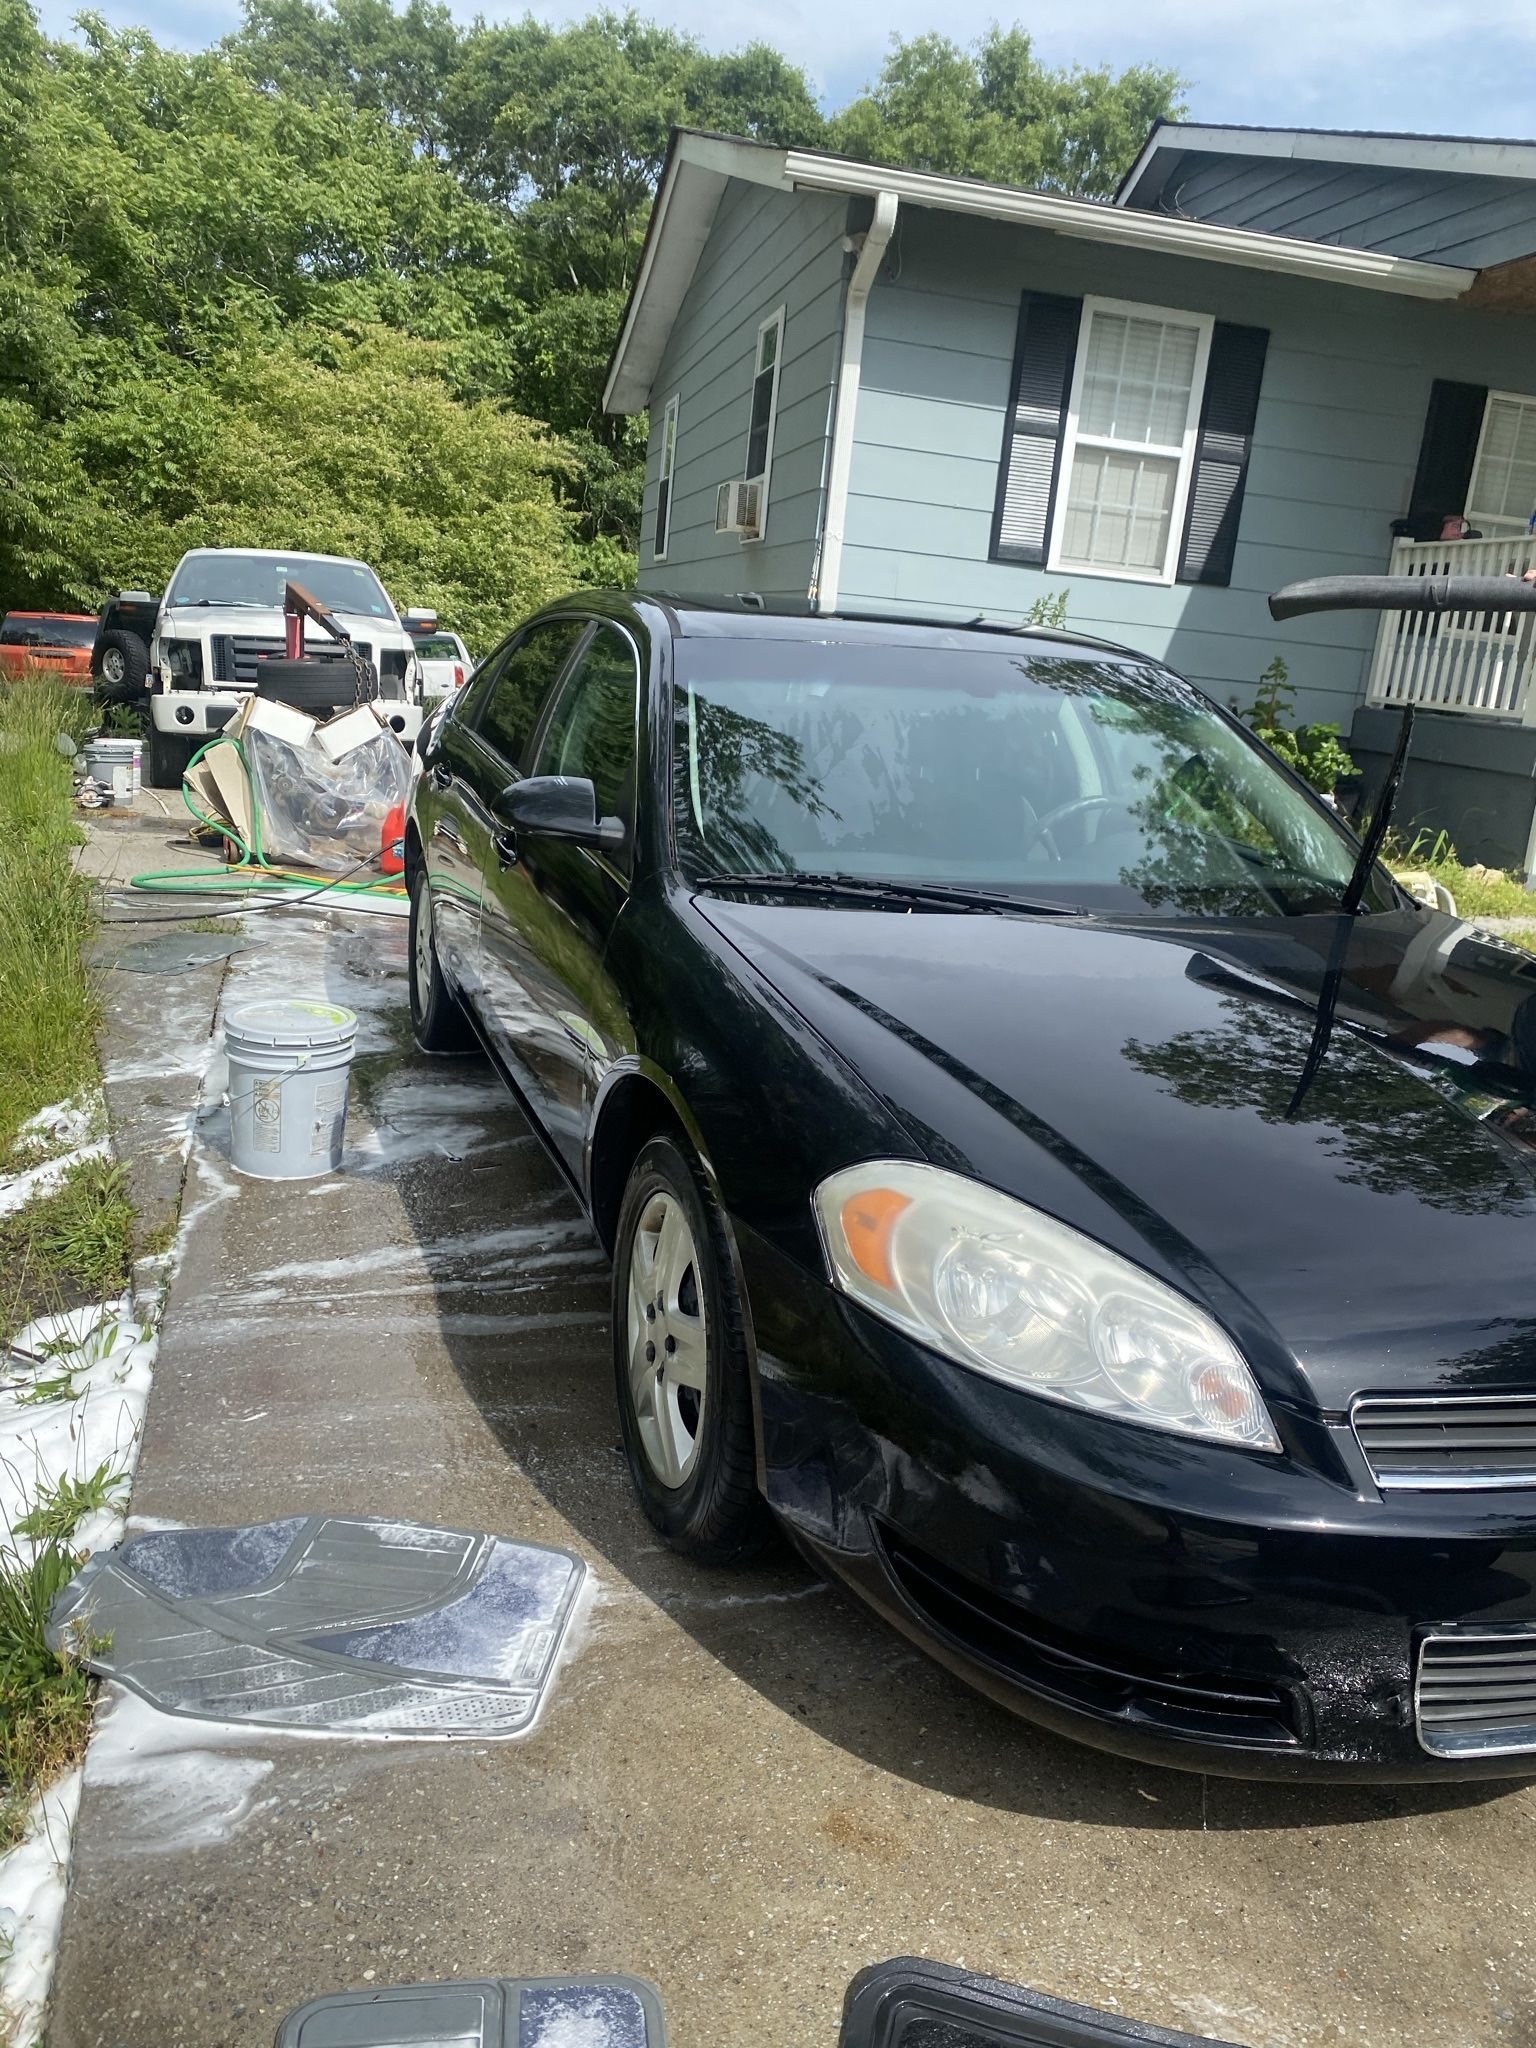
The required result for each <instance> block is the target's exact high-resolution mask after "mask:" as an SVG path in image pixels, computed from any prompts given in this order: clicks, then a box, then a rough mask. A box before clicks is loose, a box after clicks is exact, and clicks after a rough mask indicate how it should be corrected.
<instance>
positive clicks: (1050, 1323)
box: [815, 1160, 1280, 1451]
mask: <svg viewBox="0 0 1536 2048" xmlns="http://www.w3.org/2000/svg"><path fill="white" fill-rule="evenodd" d="M815 1206H816V1220H817V1222H818V1223H819V1225H820V1226H821V1239H822V1243H823V1245H824V1246H825V1248H826V1254H827V1261H828V1264H829V1265H830V1266H831V1269H832V1277H833V1279H834V1280H835V1281H836V1283H837V1285H838V1286H839V1287H840V1288H841V1289H842V1290H843V1292H844V1293H845V1294H849V1295H851V1296H852V1297H853V1299H854V1300H855V1301H859V1302H862V1303H863V1304H864V1306H865V1307H866V1308H867V1309H871V1310H872V1311H873V1312H874V1313H875V1314H876V1315H877V1316H880V1317H882V1318H883V1319H884V1320H885V1321H886V1322H888V1323H893V1324H894V1325H895V1326H896V1328H897V1329H898V1330H905V1331H906V1332H907V1333H908V1334H909V1335H911V1336H913V1337H916V1338H917V1339H918V1340H919V1341H920V1342H921V1343H924V1344H927V1345H928V1346H930V1347H931V1348H932V1349H933V1350H935V1351H940V1352H942V1353H943V1354H944V1356H945V1357H946V1358H952V1359H954V1360H955V1362H956V1363H957V1364H959V1365H965V1366H969V1367H970V1368H971V1370H972V1371H973V1372H980V1373H985V1374H986V1375H987V1376H988V1378H990V1379H994V1380H1001V1381H1003V1382H1004V1384H1005V1385H1008V1386H1014V1387H1023V1388H1026V1389H1027V1390H1028V1391H1029V1392H1030V1393H1032V1394H1043V1395H1045V1396H1046V1398H1047V1399H1049V1400H1052V1401H1064V1402H1067V1403H1069V1404H1070V1405H1071V1406H1073V1407H1077V1408H1088V1409H1092V1410H1093V1411H1094V1412H1095V1413H1097V1414H1100V1415H1114V1416H1118V1417H1119V1418H1120V1419H1121V1420H1122V1421H1125V1422H1140V1423H1143V1424H1145V1425H1147V1426H1148V1427H1150V1428H1153V1429H1172V1430H1177V1431H1179V1432H1180V1433H1181V1434H1182V1435H1184V1436H1198V1437H1210V1438H1214V1439H1215V1440H1216V1441H1217V1442H1219V1443H1228V1444H1240V1445H1242V1446H1243V1448H1244V1449H1246V1450H1257V1451H1278V1450H1279V1448H1280V1440H1279V1438H1278V1437H1277V1436H1276V1435H1275V1431H1274V1425H1273V1424H1272V1423H1271V1421H1270V1419H1269V1415H1268V1412H1267V1410H1266V1409H1265V1406H1264V1402H1263V1399H1262V1398H1261V1396H1260V1394H1259V1390H1258V1387H1257V1386H1256V1385H1255V1383H1254V1378H1253V1374H1252V1373H1251V1372H1250V1371H1249V1369H1248V1366H1247V1364H1246V1363H1245V1361H1244V1359H1243V1357H1242V1354H1241V1353H1240V1352H1239V1351H1238V1350H1237V1348H1236V1346H1235V1345H1234V1344H1233V1342H1232V1340H1231V1338H1230V1337H1228V1336H1227V1335H1226V1333H1225V1332H1224V1331H1223V1330H1221V1329H1220V1328H1219V1327H1218V1326H1217V1324H1216V1323H1214V1322H1213V1321H1212V1320H1211V1318H1210V1317H1209V1316H1208V1315H1206V1314H1205V1312H1204V1311H1203V1310H1202V1309H1199V1308H1197V1307H1196V1306H1195V1304H1194V1303H1193V1302H1192V1301H1188V1300H1186V1299H1185V1297H1184V1296H1183V1295H1182V1294H1177V1293H1175V1291H1174V1290H1173V1289H1172V1288H1171V1287H1167V1286H1165V1285H1164V1284H1163V1282H1162V1281H1161V1280H1156V1279H1154V1278H1153V1276H1152V1275H1151V1274H1150V1273H1147V1272H1143V1270H1142V1269H1141V1267H1140V1266H1135V1265H1132V1263H1131V1262H1130V1260H1129V1259H1122V1258H1121V1257H1120V1256H1119V1254H1118V1253H1117V1252H1112V1251H1109V1250H1107V1249H1106V1248H1105V1247H1104V1246H1103V1245H1101V1244H1096V1243H1095V1242H1094V1240H1093V1239H1092V1238H1091V1237H1084V1236H1083V1234H1082V1233H1081V1231H1077V1230H1073V1229H1071V1228H1069V1226H1068V1225H1067V1224H1065V1223H1058V1222H1057V1221H1056V1219H1055V1218H1054V1217H1052V1216H1047V1215H1045V1214H1044V1213H1043V1212H1042V1211H1041V1210H1039V1209H1033V1208H1031V1207H1030V1206H1029V1204H1028V1203H1026V1202H1019V1201H1015V1200H1014V1199H1013V1197H1012V1196H1011V1195H1003V1194H999V1193H998V1192H997V1190H996V1189H995V1188H988V1187H983V1186H982V1185H981V1184H980V1182H978V1181H973V1180H967V1179H965V1177H964V1176H963V1175H961V1174H958V1173H946V1172H945V1171H944V1169H943V1168H942V1167H937V1166H919V1165H914V1164H910V1163H908V1162H906V1161H903V1160H874V1161H872V1162H870V1163H869V1164H867V1165H864V1166H850V1167H847V1168H845V1169H844V1171H843V1172H841V1173H834V1174H833V1175H832V1176H831V1178H830V1179H828V1180H824V1181H823V1182H822V1183H821V1186H820V1187H819V1188H817V1190H816V1195H815Z"/></svg>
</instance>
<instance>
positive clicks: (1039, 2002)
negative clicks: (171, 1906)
mask: <svg viewBox="0 0 1536 2048" xmlns="http://www.w3.org/2000/svg"><path fill="white" fill-rule="evenodd" d="M306 2048H310V2044H307V2043H306ZM838 2048H1233V2044H1232V2043H1231V2042H1228V2041H1217V2040H1214V2039H1211V2038H1210V2037H1208V2036H1206V2035H1204V2034H1198V2035H1197V2034H1179V2033H1171V2032H1170V2031H1169V2030H1168V2029H1167V2028H1166V2027H1154V2026H1148V2025H1147V2024H1146V2023H1145V2022H1144V2021H1142V2020H1131V2019H1125V2018H1123V2017H1122V2015H1121V2014H1119V2013H1110V2012H1095V2011H1094V2010H1093V2009H1092V2007H1090V2006H1086V2005H1071V2004H1068V2003H1067V2002H1066V2001H1065V2000H1064V1999H1060V1998H1048V1997H1046V1995H1045V1994H1044V1993H1043V1992H1040V1991H1026V1990H1025V1989H1024V1987H1023V1986H1022V1985H1021V1984H1005V1983H1003V1982H1001V1981H1000V1980H999V1979H998V1978H996V1977H979V1976H977V1975H976V1973H975V1972H974V1971H972V1970H956V1969H952V1968H951V1967H950V1966H949V1965H948V1964H946V1963H929V1962H923V1961H922V1960H920V1959H919V1958H917V1957H915V1956H901V1957H898V1958H897V1960H896V1961H894V1962H890V1963H877V1964H875V1966H874V1967H873V1968H872V1969H868V1970H861V1971H860V1972H859V1974H858V1976H857V1977H855V1978H854V1980H853V1982H852V1983H851V1984H850V1985H849V1987H848V1996H847V1998H846V1999H845V2001H844V2003H843V2030H842V2032H841V2033H840V2034H839V2035H838Z"/></svg>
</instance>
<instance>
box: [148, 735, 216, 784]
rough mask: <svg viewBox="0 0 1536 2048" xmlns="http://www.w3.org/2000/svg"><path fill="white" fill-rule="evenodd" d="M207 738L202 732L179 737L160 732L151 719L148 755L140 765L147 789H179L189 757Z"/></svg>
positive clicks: (203, 745)
mask: <svg viewBox="0 0 1536 2048" xmlns="http://www.w3.org/2000/svg"><path fill="white" fill-rule="evenodd" d="M208 739H209V735H208V734H206V733H204V734H201V735H197V736H194V737H193V738H191V739H185V740H184V739H181V738H179V737H178V735H177V734H175V733H169V732H162V731H161V730H160V728H159V726H157V725H156V724H155V722H154V720H153V719H151V720H150V722H149V754H148V759H147V760H146V762H145V764H144V767H145V780H146V781H147V782H148V784H149V786H150V788H151V789H180V787H181V783H182V778H183V776H184V775H185V774H186V772H187V770H188V768H190V767H191V765H192V756H193V755H194V754H195V753H196V752H197V750H198V748H199V747H205V746H207V744H208Z"/></svg>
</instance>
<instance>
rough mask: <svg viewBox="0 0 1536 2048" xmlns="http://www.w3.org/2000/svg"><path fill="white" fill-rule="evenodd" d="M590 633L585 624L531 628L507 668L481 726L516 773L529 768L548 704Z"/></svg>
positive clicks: (565, 621)
mask: <svg viewBox="0 0 1536 2048" xmlns="http://www.w3.org/2000/svg"><path fill="white" fill-rule="evenodd" d="M586 630H587V622H586V620H585V619H548V620H546V621H544V622H543V623H542V624H540V625H536V626H530V627H529V628H528V630H527V632H526V633H524V634H523V636H522V638H521V639H520V640H519V641H518V642H517V643H516V644H515V646H514V647H513V648H512V650H511V652H510V653H509V654H508V656H507V658H506V660H505V662H503V663H502V665H501V672H500V674H499V675H498V676H497V678H496V681H495V683H494V684H493V685H492V688H491V692H490V696H489V699H488V700H487V702H486V706H485V710H484V712H483V713H482V714H481V715H480V718H479V720H478V724H479V727H480V733H481V737H482V738H483V739H484V740H485V741H486V742H487V743H488V744H489V745H490V746H493V747H494V748H495V749H496V751H497V753H498V754H500V755H501V757H502V759H503V760H504V761H507V762H510V763H511V765H512V766H513V767H514V768H517V769H525V768H526V767H527V762H526V761H525V760H524V758H523V757H524V755H525V754H526V753H527V751H528V742H529V740H531V739H532V737H533V729H534V727H535V726H536V725H537V724H538V722H539V713H540V712H541V711H542V710H543V708H544V703H545V699H546V698H547V697H548V696H549V693H550V690H551V689H552V688H553V686H554V684H555V682H556V680H557V679H558V677H559V674H560V671H561V669H563V668H564V667H565V664H566V662H567V661H568V660H569V658H570V655H571V650H572V649H573V648H574V647H575V645H576V642H577V641H578V640H579V639H580V638H581V636H582V634H583V633H584V632H585V631H586Z"/></svg>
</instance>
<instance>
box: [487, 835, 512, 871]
mask: <svg viewBox="0 0 1536 2048" xmlns="http://www.w3.org/2000/svg"><path fill="white" fill-rule="evenodd" d="M491 844H492V846H494V847H495V849H496V864H497V866H498V867H502V868H515V867H516V866H517V840H516V838H515V837H514V835H513V834H512V833H510V832H498V833H497V834H496V836H495V838H494V839H493V840H492V841H491Z"/></svg>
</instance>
